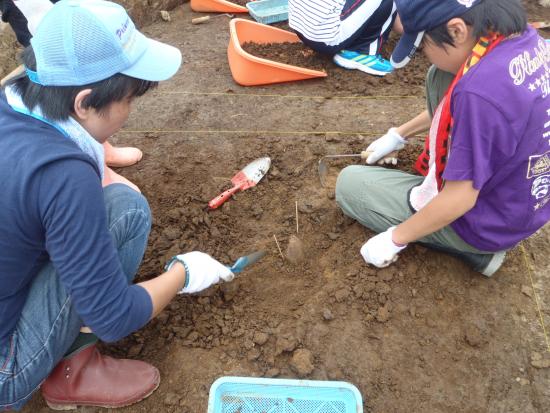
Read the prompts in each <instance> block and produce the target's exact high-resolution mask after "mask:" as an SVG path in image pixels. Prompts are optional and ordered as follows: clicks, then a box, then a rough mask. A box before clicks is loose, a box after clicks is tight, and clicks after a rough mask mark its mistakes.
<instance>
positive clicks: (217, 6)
mask: <svg viewBox="0 0 550 413" xmlns="http://www.w3.org/2000/svg"><path fill="white" fill-rule="evenodd" d="M191 9H192V10H193V11H200V12H207V13H209V12H210V13H211V12H218V13H248V9H247V8H246V7H243V6H239V5H238V4H236V3H231V2H230V1H226V0H191Z"/></svg>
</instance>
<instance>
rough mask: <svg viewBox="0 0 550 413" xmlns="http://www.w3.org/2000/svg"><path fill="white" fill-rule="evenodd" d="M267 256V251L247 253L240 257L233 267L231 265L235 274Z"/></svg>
mask: <svg viewBox="0 0 550 413" xmlns="http://www.w3.org/2000/svg"><path fill="white" fill-rule="evenodd" d="M264 256H265V251H256V252H253V253H252V254H248V255H245V256H244V257H240V258H238V259H237V261H235V264H233V266H232V267H229V269H230V270H231V272H232V273H233V274H238V273H240V272H242V270H244V269H245V268H246V267H248V266H249V265H252V264H254V263H256V262H258V261H260V260H261V259H262V258H263V257H264Z"/></svg>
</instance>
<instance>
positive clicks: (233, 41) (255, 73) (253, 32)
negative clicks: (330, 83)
mask: <svg viewBox="0 0 550 413" xmlns="http://www.w3.org/2000/svg"><path fill="white" fill-rule="evenodd" d="M229 27H230V31H231V38H230V39H229V46H228V47H227V57H228V59H229V67H230V68H231V74H232V75H233V79H235V82H237V83H238V84H240V85H243V86H258V85H268V84H272V83H282V82H293V81H296V80H305V79H312V78H316V77H326V76H327V74H326V73H325V72H321V71H318V70H312V69H306V68H304V67H298V66H292V65H287V64H285V63H279V62H274V61H272V60H268V59H263V58H260V57H256V56H253V55H251V54H250V53H247V52H245V51H244V50H243V48H242V47H241V45H242V44H243V43H246V42H254V43H284V42H290V43H297V42H299V41H300V39H299V38H298V36H297V35H296V34H294V33H291V32H289V31H286V30H282V29H278V28H276V27H271V26H267V25H265V24H260V23H256V22H253V21H250V20H245V19H232V20H231V21H230V22H229Z"/></svg>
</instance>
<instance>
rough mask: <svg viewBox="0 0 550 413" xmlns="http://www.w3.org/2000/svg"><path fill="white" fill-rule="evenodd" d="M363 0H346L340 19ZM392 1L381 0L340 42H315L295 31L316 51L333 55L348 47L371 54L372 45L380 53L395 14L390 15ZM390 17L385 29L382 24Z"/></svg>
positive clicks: (345, 16) (349, 13)
mask: <svg viewBox="0 0 550 413" xmlns="http://www.w3.org/2000/svg"><path fill="white" fill-rule="evenodd" d="M364 1H365V0H360V1H358V0H346V4H345V5H344V8H343V10H342V16H341V20H345V19H346V18H347V17H349V16H350V15H351V14H353V13H354V12H355V11H356V9H357V8H358V6H359V5H361V4H362V3H363V2H364ZM392 10H393V1H383V2H382V4H381V5H380V7H379V8H378V9H377V10H376V11H375V12H374V13H373V14H372V15H371V16H370V17H369V18H368V19H366V20H365V21H364V23H363V24H362V25H361V27H359V28H358V29H357V31H356V32H355V33H354V34H353V35H352V36H350V37H349V38H347V39H346V40H345V41H343V42H342V43H340V44H337V45H334V46H329V45H327V44H326V43H322V42H315V41H312V40H309V39H307V38H305V37H304V36H303V35H302V34H301V33H299V32H296V34H297V35H298V37H299V38H300V40H301V41H302V42H303V43H304V44H305V45H306V46H308V47H311V48H312V49H313V50H315V51H316V52H318V53H322V54H327V55H334V54H336V53H338V52H339V51H340V50H344V49H348V50H353V51H355V52H359V53H363V54H371V50H372V49H373V47H372V46H373V45H374V46H375V48H376V53H380V49H381V48H382V45H383V44H384V43H385V42H386V40H388V36H389V35H390V32H391V29H392V26H393V22H394V20H395V17H396V14H395V13H394V14H393V15H392ZM388 18H391V19H392V21H391V24H390V25H388V27H386V28H385V29H384V28H383V26H384V24H385V23H386V21H387V20H388Z"/></svg>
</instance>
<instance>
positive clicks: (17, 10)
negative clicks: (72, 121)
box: [0, 0, 143, 191]
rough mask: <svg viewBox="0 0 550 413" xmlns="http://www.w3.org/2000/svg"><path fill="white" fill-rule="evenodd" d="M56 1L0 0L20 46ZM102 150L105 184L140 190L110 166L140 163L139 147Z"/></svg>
mask: <svg viewBox="0 0 550 413" xmlns="http://www.w3.org/2000/svg"><path fill="white" fill-rule="evenodd" d="M57 1H59V0H52V1H50V0H0V10H1V11H2V19H3V20H4V21H6V22H8V23H9V24H10V26H11V27H12V29H13V31H14V32H15V35H16V36H17V40H18V41H19V43H20V44H21V45H22V46H24V47H27V46H28V45H29V44H30V39H31V38H32V35H33V34H34V32H35V30H36V27H37V26H38V23H39V22H40V20H41V19H42V17H43V16H44V14H45V13H46V12H47V11H48V10H49V9H50V8H51V7H52V3H56V2H57ZM20 70H22V66H20V67H18V68H17V69H16V70H14V71H13V72H12V73H10V74H8V75H7V76H6V77H5V78H3V79H2V80H1V81H0V84H2V85H4V83H5V82H6V81H7V80H8V79H9V78H11V77H12V76H14V75H15V74H17V73H20ZM103 150H104V152H105V164H106V165H107V166H108V167H107V168H105V170H104V178H103V183H104V185H109V184H111V183H113V182H121V183H125V184H126V185H128V186H130V187H131V188H133V189H135V190H136V191H139V188H138V187H137V186H136V185H135V184H133V183H132V182H130V181H129V180H127V179H126V178H124V177H123V176H121V175H119V174H117V173H116V172H115V171H113V170H112V169H111V168H110V167H124V166H130V165H133V164H135V163H137V162H139V161H140V160H141V158H142V157H143V153H142V152H141V151H140V150H139V149H138V148H133V147H125V148H120V147H114V146H113V145H111V144H110V143H109V141H105V142H104V143H103Z"/></svg>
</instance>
